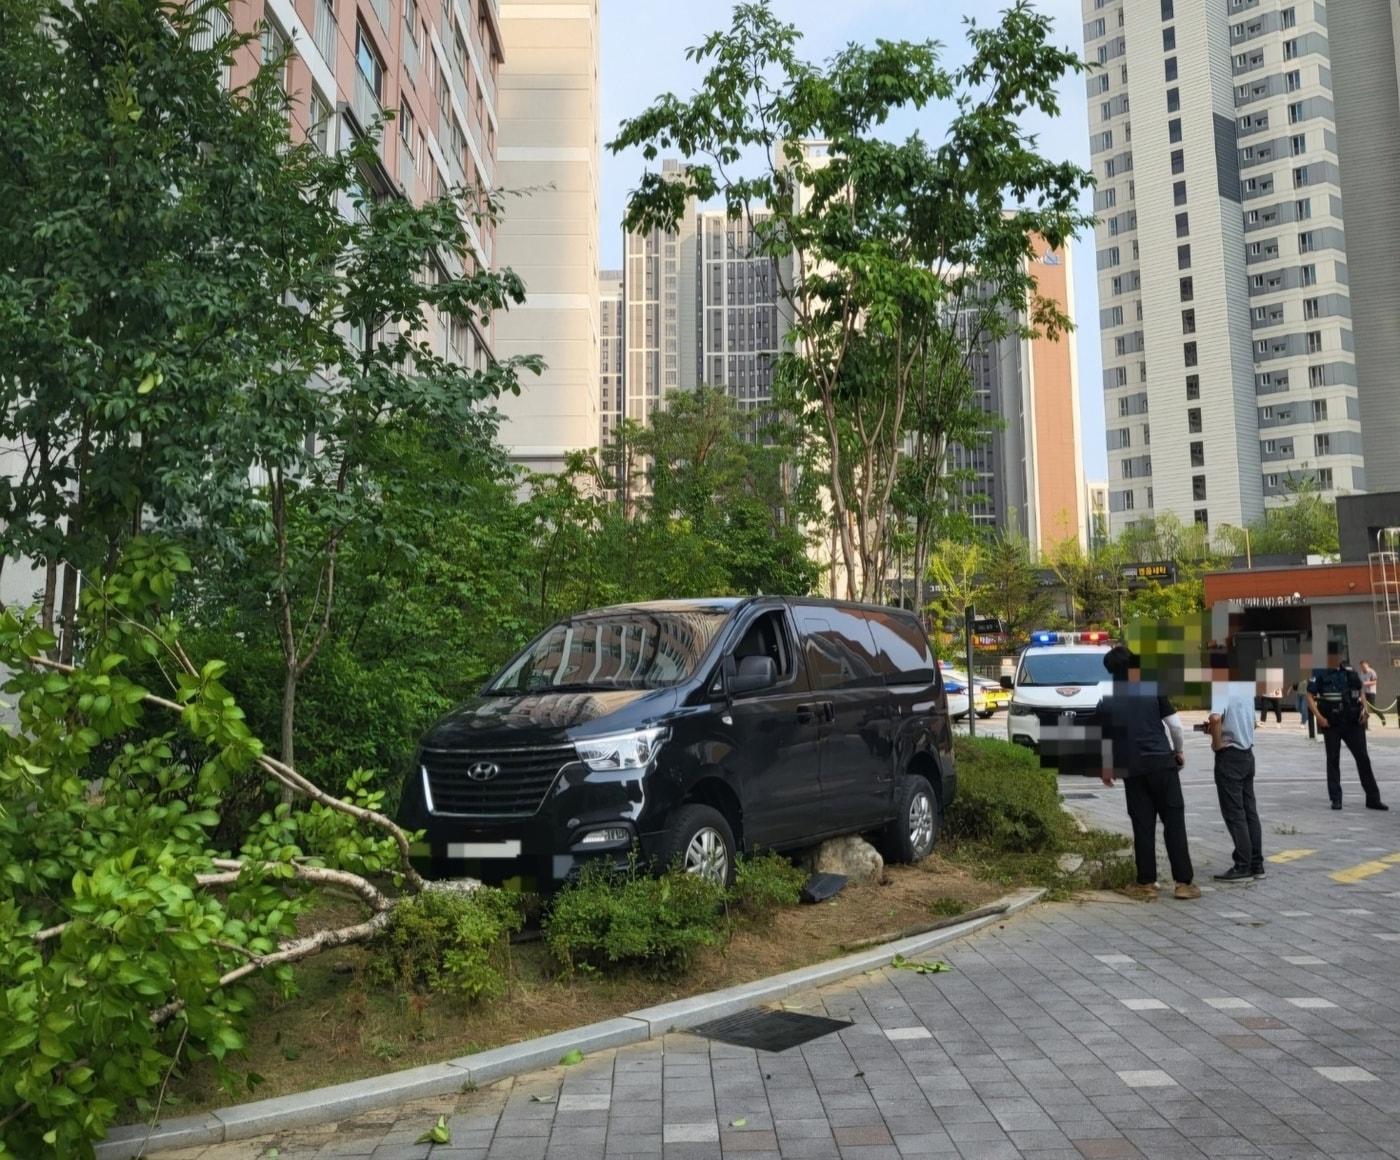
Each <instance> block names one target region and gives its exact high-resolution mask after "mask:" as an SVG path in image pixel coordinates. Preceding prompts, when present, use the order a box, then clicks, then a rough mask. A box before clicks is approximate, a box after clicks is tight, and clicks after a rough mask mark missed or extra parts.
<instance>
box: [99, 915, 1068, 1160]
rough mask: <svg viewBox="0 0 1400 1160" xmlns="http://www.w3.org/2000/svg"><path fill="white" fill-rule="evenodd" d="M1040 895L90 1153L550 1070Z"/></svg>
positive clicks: (765, 999) (932, 937) (229, 1133)
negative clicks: (566, 1027)
mask: <svg viewBox="0 0 1400 1160" xmlns="http://www.w3.org/2000/svg"><path fill="white" fill-rule="evenodd" d="M1044 893H1045V891H1044V890H1022V891H1019V892H1017V893H1016V894H1010V895H1007V896H1006V897H1005V898H1003V899H1001V900H999V902H997V903H995V904H994V905H1001V903H1005V904H1006V911H1005V912H1004V913H1002V914H991V915H988V916H986V917H985V918H978V919H973V920H972V921H971V922H964V923H959V924H958V925H956V926H945V927H942V928H941V929H939V930H934V931H929V932H928V933H927V934H921V935H915V936H913V937H912V938H906V939H900V940H899V941H897V942H891V943H886V944H885V945H884V946H880V947H873V948H872V949H870V950H867V951H860V952H859V953H857V954H853V955H846V956H845V957H844V958H839V959H830V960H828V961H827V962H824V963H816V964H814V965H813V966H810V967H802V968H800V969H798V970H796V971H788V972H787V973H786V974H782V975H774V976H773V977H771V978H768V979H759V980H756V981H755V982H752V983H742V984H740V985H739V986H737V987H727V988H725V989H724V990H722V991H711V992H710V993H708V994H705V995H696V996H694V997H693V998H690V999H680V1000H678V1001H676V1002H674V1003H664V1004H662V1005H660V1006H657V1007H647V1008H643V1009H642V1010H640V1011H629V1012H628V1013H627V1014H626V1015H622V1016H619V1017H618V1018H616V1019H608V1020H605V1021H604V1022H602V1023H592V1024H589V1025H588V1026H587V1027H579V1028H575V1029H574V1030H572V1031H561V1032H559V1033H558V1034H555V1035H546V1036H542V1037H541V1038H539V1039H529V1040H526V1041H525V1042H523V1043H513V1044H511V1045H509V1046H508V1047H498V1048H496V1049H495V1050H492V1051H482V1052H478V1053H477V1054H475V1055H464V1056H461V1057H459V1058H457V1059H452V1060H448V1061H447V1062H446V1063H434V1064H429V1065H427V1066H425V1067H415V1068H409V1069H408V1070H406V1071H397V1072H390V1073H389V1074H387V1075H382V1076H375V1077H373V1078H370V1079H361V1080H355V1081H354V1082H353V1083H343V1084H336V1085H335V1086H334V1087H325V1088H317V1089H316V1090H314V1091H309V1092H299V1093H298V1094H296V1095H290V1096H278V1097H276V1098H274V1099H268V1100H256V1101H254V1102H252V1103H247V1104H238V1105H236V1106H234V1107H231V1108H222V1109H220V1110H218V1111H215V1112H209V1113H205V1114H203V1115H198V1116H186V1117H183V1118H180V1119H175V1120H166V1121H163V1122H161V1123H159V1124H157V1125H156V1126H155V1128H154V1129H151V1128H149V1127H148V1126H147V1125H145V1124H132V1125H129V1126H127V1127H123V1128H115V1129H113V1130H112V1132H111V1133H110V1134H109V1135H108V1136H107V1138H106V1139H105V1140H103V1141H102V1142H101V1143H100V1144H98V1145H97V1157H98V1160H133V1158H135V1157H138V1156H142V1155H144V1154H145V1153H147V1152H154V1151H161V1150H164V1149H169V1148H189V1147H195V1146H199V1145H207V1144H223V1143H228V1142H230V1141H234V1140H246V1139H248V1138H250V1137H252V1136H262V1135H266V1134H268V1133H270V1132H281V1131H286V1130H287V1129H290V1128H304V1127H306V1126H308V1125H310V1124H319V1123H327V1122H331V1121H335V1120H342V1119H346V1118H348V1117H350V1116H354V1115H358V1114H360V1113H362V1112H367V1111H371V1110H374V1109H377V1108H382V1107H387V1106H389V1105H392V1104H399V1103H406V1102H408V1101H410V1100H418V1099H426V1098H429V1097H432V1096H441V1095H449V1094H451V1093H453V1092H460V1091H464V1090H466V1089H467V1088H469V1087H481V1086H483V1085H484V1084H488V1083H494V1082H495V1081H496V1080H499V1079H504V1078H505V1077H507V1076H511V1075H520V1074H521V1073H523V1072H529V1071H535V1070H537V1069H539V1068H544V1067H552V1066H554V1065H555V1064H557V1063H558V1062H559V1059H560V1057H562V1056H563V1055H564V1054H566V1053H567V1052H570V1051H581V1052H583V1053H584V1054H585V1055H587V1054H589V1053H591V1052H595V1051H603V1050H606V1049H607V1048H610V1047H625V1046H627V1045H628V1044H631V1043H641V1042H643V1041H645V1040H647V1039H656V1038H659V1037H660V1036H662V1035H666V1034H668V1033H669V1032H672V1031H684V1030H686V1029H688V1028H691V1027H695V1026H698V1025H699V1024H701V1023H707V1022H709V1021H710V1020H711V1019H719V1018H721V1017H723V1016H725V1015H732V1014H734V1013H735V1012H738V1011H743V1010H745V1009H746V1008H749V1007H753V1006H757V1005H760V1004H763V1003H771V1002H774V1001H775V1000H778V999H781V998H783V997H784V996H787V995H790V994H792V993H793V992H794V991H804V990H807V989H808V988H811V987H820V986H823V985H825V984H827V983H835V982H838V981H839V980H841V979H847V978H850V977H851V976H853V975H860V974H865V973H866V972H868V971H874V970H878V969H879V968H881V967H884V966H887V965H888V964H889V963H890V961H891V960H892V959H893V958H894V957H895V955H905V956H906V957H907V956H909V955H915V954H921V953H923V952H924V951H927V950H929V949H930V948H932V947H936V946H938V945H940V944H942V943H945V942H950V941H951V940H953V939H956V938H961V937H962V936H963V935H967V934H971V933H972V932H973V931H976V930H981V929H982V928H983V927H986V926H990V925H991V924H992V923H997V922H1004V921H1005V920H1006V919H1007V918H1009V917H1010V916H1011V915H1013V914H1015V913H1016V912H1017V911H1020V910H1024V909H1025V908H1026V907H1028V906H1030V905H1031V904H1032V903H1033V902H1036V901H1037V900H1038V899H1039V898H1040V897H1041V896H1042V895H1043V894H1044Z"/></svg>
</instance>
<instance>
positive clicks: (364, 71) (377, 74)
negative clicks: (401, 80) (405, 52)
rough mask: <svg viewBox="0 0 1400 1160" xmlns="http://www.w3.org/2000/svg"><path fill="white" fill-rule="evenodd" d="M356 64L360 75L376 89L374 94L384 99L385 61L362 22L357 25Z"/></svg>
mask: <svg viewBox="0 0 1400 1160" xmlns="http://www.w3.org/2000/svg"><path fill="white" fill-rule="evenodd" d="M355 64H356V65H357V66H358V67H359V70H360V75H361V76H363V77H364V78H365V80H367V81H368V82H369V87H370V88H371V89H373V90H374V95H375V96H376V97H378V98H379V100H381V101H382V100H383V99H384V62H383V61H382V60H380V59H379V53H378V52H376V51H375V48H374V45H373V44H371V43H370V39H369V37H368V36H367V35H366V33H365V30H364V26H363V25H360V24H356V25H355Z"/></svg>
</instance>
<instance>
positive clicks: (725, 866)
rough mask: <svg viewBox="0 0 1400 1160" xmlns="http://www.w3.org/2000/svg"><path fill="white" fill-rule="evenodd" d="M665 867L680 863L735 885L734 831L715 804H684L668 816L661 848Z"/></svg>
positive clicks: (685, 868)
mask: <svg viewBox="0 0 1400 1160" xmlns="http://www.w3.org/2000/svg"><path fill="white" fill-rule="evenodd" d="M657 852H658V854H659V856H660V860H661V865H662V867H663V868H664V869H670V868H671V867H672V866H678V867H679V868H680V869H681V870H683V871H685V873H687V874H695V875H697V876H698V877H701V878H706V879H708V880H709V881H711V882H713V883H714V884H715V885H716V886H723V887H726V888H727V887H730V886H732V885H734V831H733V830H732V829H731V828H730V825H729V822H728V821H727V820H725V817H724V815H723V814H722V813H720V812H719V810H717V809H714V808H713V807H711V806H699V805H692V806H682V807H681V808H680V809H678V810H676V812H675V813H673V814H672V815H671V816H670V818H669V819H667V823H666V830H665V832H664V833H663V834H662V835H661V842H660V846H659V848H658V851H657Z"/></svg>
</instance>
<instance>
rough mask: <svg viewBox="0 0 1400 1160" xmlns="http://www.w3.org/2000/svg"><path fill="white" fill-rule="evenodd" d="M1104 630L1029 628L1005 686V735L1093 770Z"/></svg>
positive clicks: (1107, 642)
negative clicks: (1013, 672)
mask: <svg viewBox="0 0 1400 1160" xmlns="http://www.w3.org/2000/svg"><path fill="white" fill-rule="evenodd" d="M1112 647H1113V640H1112V638H1111V636H1110V634H1109V633H1106V632H1033V633H1032V634H1031V640H1030V644H1028V645H1027V646H1026V647H1025V648H1024V649H1023V650H1022V652H1021V658H1020V660H1019V661H1018V662H1017V665H1016V675H1015V677H1014V678H1013V677H1003V678H1002V687H1003V688H1009V689H1010V690H1011V704H1010V706H1009V707H1008V710H1007V715H1006V736H1007V739H1008V740H1009V741H1011V742H1012V743H1013V744H1016V745H1024V746H1026V747H1027V748H1028V749H1032V750H1034V751H1035V752H1037V753H1039V754H1040V755H1041V756H1042V757H1043V758H1049V759H1054V760H1055V761H1056V762H1057V763H1058V764H1060V765H1061V766H1062V767H1063V766H1065V765H1072V766H1075V767H1077V768H1078V767H1082V768H1085V769H1087V770H1088V771H1089V772H1097V770H1098V767H1099V762H1100V756H1101V745H1100V734H1099V731H1098V726H1099V724H1100V721H1099V713H1098V705H1099V700H1100V699H1101V698H1102V697H1103V694H1104V689H1105V687H1106V685H1107V682H1108V680H1109V676H1108V672H1107V671H1106V670H1105V669H1104V667H1103V658H1104V656H1105V654H1107V652H1108V650H1109V649H1110V648H1112Z"/></svg>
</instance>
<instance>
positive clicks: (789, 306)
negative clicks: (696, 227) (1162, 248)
mask: <svg viewBox="0 0 1400 1160" xmlns="http://www.w3.org/2000/svg"><path fill="white" fill-rule="evenodd" d="M1049 36H1050V22H1049V20H1048V18H1046V17H1043V16H1041V15H1040V14H1038V13H1036V12H1035V11H1034V10H1033V9H1032V8H1031V7H1030V5H1029V4H1028V3H1017V4H1015V5H1014V6H1013V7H1012V8H1010V9H1009V10H1008V11H1007V12H1006V13H1005V14H1004V15H1003V17H1002V20H1001V22H1000V23H999V24H998V25H996V26H995V27H991V28H981V27H977V26H975V25H971V26H969V31H968V38H969V41H970V42H971V46H972V50H973V54H972V59H971V61H969V63H967V64H966V65H964V66H962V67H960V68H957V69H949V68H946V67H944V66H943V65H941V64H940V62H939V54H938V48H937V46H936V45H935V44H933V43H932V42H922V43H912V42H908V41H879V42H877V43H876V44H875V45H874V46H872V47H864V46H859V45H851V46H849V47H847V48H846V49H844V50H843V51H841V52H839V53H837V54H836V55H835V56H834V57H833V58H832V59H831V60H830V61H829V62H828V63H826V64H825V65H817V64H813V63H811V62H808V61H806V60H803V59H802V58H801V57H800V56H799V55H798V52H797V45H798V42H799V40H800V35H799V33H798V32H797V30H796V28H794V27H793V26H791V25H788V24H784V23H782V22H781V21H779V20H777V19H776V18H775V17H774V16H773V14H772V11H771V9H770V8H769V6H768V4H767V3H766V2H758V3H741V4H739V5H737V6H736V7H735V10H734V19H733V23H732V25H731V27H730V29H729V30H728V31H725V32H717V33H715V34H713V35H712V36H710V37H709V38H707V39H706V40H705V41H704V42H703V43H702V44H701V45H700V46H699V47H697V48H695V49H692V50H691V51H690V53H689V56H690V58H691V59H693V60H695V61H697V62H699V63H701V64H703V65H705V66H706V68H707V71H706V75H705V78H704V80H703V82H702V84H701V86H700V89H699V90H698V91H697V92H696V93H695V94H694V96H692V97H691V98H690V99H689V100H682V99H680V98H678V97H676V96H674V95H671V94H667V95H665V96H663V97H661V98H660V99H659V100H657V101H656V102H655V103H654V104H653V105H652V106H651V107H650V108H648V109H647V110H645V111H644V112H642V113H641V114H639V115H638V116H636V117H633V118H631V119H629V120H628V121H626V122H624V124H623V125H622V127H621V129H620V131H619V133H618V135H617V138H616V139H615V140H614V141H613V142H612V143H611V146H610V147H611V148H612V149H614V150H620V149H624V148H627V147H630V146H641V147H642V148H643V150H644V153H645V155H646V156H647V158H648V159H654V158H655V157H657V156H658V155H659V153H660V152H661V151H663V150H673V149H674V150H677V151H679V152H680V153H681V154H682V156H683V158H684V159H685V161H686V167H685V168H684V170H683V171H682V174H681V175H680V177H679V178H674V175H670V174H668V175H666V177H665V178H663V177H662V175H660V174H657V173H649V174H647V175H646V176H645V177H644V178H643V180H642V183H641V186H640V188H639V189H638V190H637V192H636V193H635V194H634V195H633V197H632V199H631V201H630V202H629V205H628V211H627V224H628V226H629V227H631V228H636V229H650V228H653V227H657V226H660V227H663V228H669V227H672V226H674V224H675V222H676V221H677V219H678V218H679V216H680V215H681V213H682V212H683V210H684V206H685V204H686V200H687V198H688V197H690V196H696V197H699V198H700V199H701V200H710V199H712V198H714V197H717V196H721V197H722V198H723V199H724V202H725V205H726V208H727V210H728V212H729V214H730V215H731V216H733V217H741V216H744V217H747V218H748V219H749V223H750V227H751V229H752V231H753V234H754V236H755V238H756V239H757V249H758V252H760V253H763V254H767V255H768V256H770V257H773V258H775V259H777V260H778V262H779V268H780V270H782V271H785V275H784V276H783V278H782V294H783V298H784V303H785V310H786V314H787V319H788V322H789V325H790V333H789V336H788V337H789V341H790V343H791V346H792V350H793V354H792V355H791V356H790V357H787V358H785V359H784V360H783V361H782V364H781V366H780V378H781V380H782V384H783V387H784V390H785V392H786V401H787V404H788V406H789V409H790V410H791V411H792V413H794V414H796V415H799V416H801V417H802V418H803V420H804V421H805V422H807V423H808V424H809V426H808V430H809V435H810V437H811V438H812V439H813V440H814V442H815V444H816V446H817V448H818V451H819V453H820V462H821V466H822V468H823V471H824V475H825V484H826V489H827V491H828V493H829V504H830V509H831V512H830V514H831V523H832V526H833V528H834V529H835V532H836V537H837V540H838V543H839V554H840V556H841V560H842V563H843V565H844V569H845V572H846V590H847V593H848V594H849V595H853V596H868V595H871V594H873V593H875V592H878V591H879V590H880V588H881V586H882V585H883V583H884V581H885V571H886V565H887V556H888V552H889V545H890V536H889V523H890V518H891V510H892V508H891V498H892V496H893V493H894V489H895V487H896V485H897V483H898V481H899V478H900V465H901V460H902V458H903V456H904V446H905V441H906V438H907V437H908V436H909V435H910V433H911V431H913V432H915V434H916V435H918V437H919V440H920V441H919V442H918V446H919V447H921V448H922V451H921V452H920V454H922V455H923V459H922V460H921V463H922V471H923V474H922V476H921V477H920V478H919V479H917V480H916V481H915V487H914V491H915V493H916V494H918V495H920V496H922V497H924V498H925V499H926V500H929V501H931V500H932V499H933V497H936V496H937V495H938V492H939V490H940V488H939V476H940V472H941V471H942V467H943V455H942V451H943V448H944V447H945V446H946V441H947V438H948V437H949V434H950V432H952V431H955V430H956V429H957V427H958V423H959V416H960V415H961V414H962V412H963V410H964V406H963V403H964V400H965V397H966V391H967V386H968V378H967V375H966V373H965V365H966V362H967V359H968V357H969V356H968V352H969V350H971V349H974V348H975V347H976V346H977V345H978V344H979V343H980V341H981V339H982V334H983V332H984V327H983V326H979V325H978V323H977V321H976V320H978V319H981V320H983V321H984V322H985V325H986V326H991V325H993V320H994V319H1003V318H1004V317H1005V314H1004V313H1003V310H1004V308H1006V307H1012V308H1013V310H1014V313H1015V315H1016V316H1019V314H1020V312H1021V311H1023V310H1025V309H1026V306H1027V303H1028V301H1031V300H1032V299H1033V297H1034V283H1033V279H1031V278H1030V276H1029V274H1028V273H1027V270H1028V262H1027V259H1028V258H1029V257H1030V247H1031V236H1032V235H1033V234H1038V235H1039V236H1040V237H1042V238H1043V239H1045V241H1047V242H1049V243H1050V244H1052V245H1059V244H1061V243H1062V242H1064V241H1065V240H1066V239H1067V238H1068V237H1069V236H1071V235H1072V234H1073V233H1074V232H1075V231H1076V230H1077V229H1078V228H1080V227H1081V226H1082V225H1084V224H1085V222H1086V220H1087V219H1086V218H1084V217H1083V215H1081V214H1080V213H1079V211H1078V209H1077V200H1078V196H1079V193H1080V192H1081V191H1082V189H1083V188H1085V187H1086V185H1087V184H1088V182H1089V180H1090V178H1089V175H1088V174H1087V173H1085V172H1084V171H1082V170H1080V169H1079V168H1078V167H1076V166H1073V165H1070V164H1065V163H1058V162H1054V161H1051V160H1048V159H1046V158H1044V157H1042V156H1040V155H1039V154H1038V153H1037V152H1036V150H1035V143H1034V140H1033V139H1032V138H1030V137H1028V136H1027V135H1026V134H1025V133H1024V132H1023V131H1022V129H1021V128H1020V120H1021V118H1022V117H1023V115H1024V114H1025V113H1026V112H1027V111H1028V110H1038V111H1041V112H1046V113H1049V114H1050V115H1055V114H1056V112H1057V98H1056V96H1055V85H1056V84H1057V82H1058V80H1059V79H1060V78H1061V77H1062V76H1063V75H1064V74H1065V73H1066V72H1067V71H1070V70H1074V69H1078V68H1079V67H1080V62H1079V61H1078V59H1077V57H1075V56H1074V55H1073V54H1072V53H1069V52H1067V51H1062V50H1059V49H1056V48H1054V47H1052V46H1051V44H1050V43H1049ZM940 101H949V102H951V105H952V109H953V119H952V124H951V126H950V128H949V131H948V133H947V136H946V138H945V139H944V141H943V143H942V144H941V145H939V146H938V147H933V146H931V145H930V144H928V143H927V142H926V141H924V139H923V138H922V137H921V136H919V135H917V134H915V135H912V136H910V137H907V138H906V139H904V140H903V141H890V140H887V139H884V138H882V137H881V136H879V129H880V126H882V125H883V124H884V123H885V122H886V121H887V120H888V118H889V117H890V116H891V115H892V114H893V113H895V112H897V111H899V110H906V109H915V110H919V109H924V108H926V107H928V106H930V105H931V104H933V103H935V102H940ZM805 141H823V142H826V143H827V144H826V147H825V149H824V150H822V151H820V152H818V151H814V150H812V149H808V148H804V146H803V144H802V142H805ZM750 159H756V162H755V163H752V164H751V163H750ZM1008 192H1009V193H1010V195H1011V197H1012V199H1013V200H1014V201H1015V202H1016V204H1015V205H1014V206H1013V207H1012V209H1011V210H1010V211H1009V212H1008V211H1007V210H1006V205H1005V202H1006V199H1007V196H1008ZM755 209H762V210H764V211H766V216H755V215H754V210H755ZM1030 313H1031V316H1032V317H1034V318H1040V317H1041V316H1043V315H1044V313H1045V311H1044V310H1043V309H1040V308H1038V307H1037V308H1035V309H1032V310H1031V312H1030ZM970 319H972V320H973V321H971V322H970V321H969V320H970ZM926 507H927V504H925V505H923V506H921V507H920V510H918V511H916V512H914V515H915V518H917V519H930V520H931V519H932V518H933V513H932V511H931V510H924V509H925V508H926ZM930 526H932V525H930ZM919 571H920V572H921V571H922V567H920V569H919Z"/></svg>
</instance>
